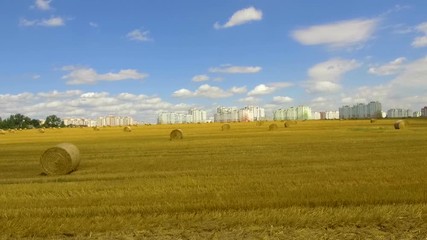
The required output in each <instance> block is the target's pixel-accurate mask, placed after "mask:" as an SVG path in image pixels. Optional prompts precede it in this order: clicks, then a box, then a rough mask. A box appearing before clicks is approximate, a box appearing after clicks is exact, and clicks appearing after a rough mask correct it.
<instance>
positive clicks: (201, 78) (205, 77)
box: [192, 75, 209, 82]
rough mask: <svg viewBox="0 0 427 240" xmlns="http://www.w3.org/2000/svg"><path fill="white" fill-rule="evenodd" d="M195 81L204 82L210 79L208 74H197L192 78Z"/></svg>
mask: <svg viewBox="0 0 427 240" xmlns="http://www.w3.org/2000/svg"><path fill="white" fill-rule="evenodd" d="M192 80H193V82H204V81H208V80H209V76H208V75H196V76H194V77H193V78H192Z"/></svg>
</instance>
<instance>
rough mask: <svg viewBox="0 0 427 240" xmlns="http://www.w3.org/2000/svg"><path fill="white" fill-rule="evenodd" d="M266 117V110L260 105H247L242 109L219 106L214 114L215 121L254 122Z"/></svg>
mask: <svg viewBox="0 0 427 240" xmlns="http://www.w3.org/2000/svg"><path fill="white" fill-rule="evenodd" d="M264 119H265V110H264V108H261V107H258V106H246V107H244V108H241V109H237V108H235V107H218V108H217V109H216V113H215V115H214V121H215V122H253V121H260V120H264Z"/></svg>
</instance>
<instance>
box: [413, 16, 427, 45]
mask: <svg viewBox="0 0 427 240" xmlns="http://www.w3.org/2000/svg"><path fill="white" fill-rule="evenodd" d="M415 30H416V31H417V32H420V33H423V34H424V36H421V37H416V38H415V39H414V41H413V42H412V44H411V45H412V46H413V47H416V48H420V47H427V22H423V23H421V24H419V25H418V26H416V27H415Z"/></svg>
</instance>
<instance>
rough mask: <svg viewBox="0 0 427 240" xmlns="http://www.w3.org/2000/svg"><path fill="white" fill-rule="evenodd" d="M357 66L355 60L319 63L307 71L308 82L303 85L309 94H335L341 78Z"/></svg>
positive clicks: (338, 88)
mask: <svg viewBox="0 0 427 240" xmlns="http://www.w3.org/2000/svg"><path fill="white" fill-rule="evenodd" d="M359 66H360V64H359V63H358V62H357V61H356V60H345V59H339V58H336V59H331V60H328V61H325V62H321V63H319V64H316V65H315V66H313V67H312V68H310V69H309V70H308V76H309V80H307V81H306V82H305V83H304V84H303V85H304V86H305V88H306V90H307V91H308V92H310V93H316V92H336V91H338V90H340V89H341V86H340V85H339V82H340V81H341V79H342V76H343V75H344V74H345V73H347V72H349V71H352V70H354V69H356V68H358V67H359Z"/></svg>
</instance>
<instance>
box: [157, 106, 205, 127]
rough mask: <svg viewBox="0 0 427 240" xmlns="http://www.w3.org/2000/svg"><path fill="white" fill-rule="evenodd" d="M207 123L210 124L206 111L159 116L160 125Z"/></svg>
mask: <svg viewBox="0 0 427 240" xmlns="http://www.w3.org/2000/svg"><path fill="white" fill-rule="evenodd" d="M206 122H208V119H207V114H206V111H204V110H200V109H196V108H192V109H190V110H188V113H175V112H162V113H159V115H158V116H157V123H158V124H175V123H206Z"/></svg>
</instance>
